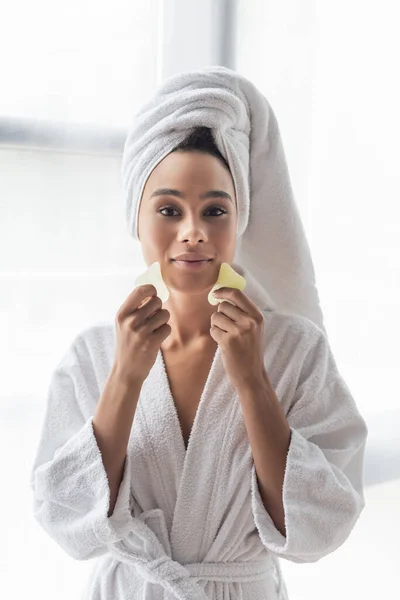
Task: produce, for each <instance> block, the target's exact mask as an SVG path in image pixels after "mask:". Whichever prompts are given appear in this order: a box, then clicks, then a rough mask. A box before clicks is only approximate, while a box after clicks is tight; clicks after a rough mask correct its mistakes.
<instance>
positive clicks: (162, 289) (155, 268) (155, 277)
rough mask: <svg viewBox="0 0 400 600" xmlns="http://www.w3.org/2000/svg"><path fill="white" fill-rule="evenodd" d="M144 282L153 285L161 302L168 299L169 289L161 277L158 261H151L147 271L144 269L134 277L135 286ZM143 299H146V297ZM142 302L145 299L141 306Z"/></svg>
mask: <svg viewBox="0 0 400 600" xmlns="http://www.w3.org/2000/svg"><path fill="white" fill-rule="evenodd" d="M146 284H152V285H154V287H155V288H156V290H157V296H158V297H159V298H160V299H161V301H162V302H166V301H167V300H168V298H169V291H168V288H167V286H166V285H165V283H164V280H163V278H162V275H161V267H160V263H159V262H157V261H156V262H153V264H152V265H151V266H150V267H149V268H148V269H147V271H145V272H144V273H142V274H141V275H139V277H137V278H136V279H135V287H138V286H139V285H146ZM145 300H147V298H146V299H145ZM143 304H145V301H143V302H142V304H141V306H143ZM139 308H140V307H139Z"/></svg>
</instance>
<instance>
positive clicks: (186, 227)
mask: <svg viewBox="0 0 400 600" xmlns="http://www.w3.org/2000/svg"><path fill="white" fill-rule="evenodd" d="M207 239H208V233H207V225H206V224H205V223H204V222H201V220H200V217H196V216H187V217H186V218H185V219H183V220H182V222H181V224H180V226H179V241H183V242H186V241H189V242H194V243H196V242H199V241H203V242H205V241H207Z"/></svg>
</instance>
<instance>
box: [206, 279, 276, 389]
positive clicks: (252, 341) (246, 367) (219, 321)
mask: <svg viewBox="0 0 400 600" xmlns="http://www.w3.org/2000/svg"><path fill="white" fill-rule="evenodd" d="M214 295H215V297H216V298H221V299H225V298H226V299H227V300H231V301H232V302H234V303H235V305H236V306H233V305H232V304H230V303H229V302H221V303H220V304H218V310H217V311H216V312H215V313H213V314H212V315H211V329H210V335H211V337H212V338H213V339H214V340H215V341H216V342H217V343H218V345H219V347H220V348H221V355H222V360H223V364H224V367H225V370H226V372H227V374H228V377H229V379H230V380H231V382H232V383H233V385H234V386H235V387H236V388H241V387H243V386H249V385H252V384H253V383H257V382H262V381H263V380H264V378H265V375H266V370H265V366H264V357H263V349H262V341H263V332H264V317H263V315H262V313H261V312H260V311H259V309H258V307H257V306H256V305H255V304H254V302H252V301H251V300H250V298H249V297H248V296H246V295H245V294H244V293H243V292H242V291H241V290H238V289H234V288H227V287H224V288H219V290H216V292H215V294H214Z"/></svg>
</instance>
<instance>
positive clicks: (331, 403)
mask: <svg viewBox="0 0 400 600" xmlns="http://www.w3.org/2000/svg"><path fill="white" fill-rule="evenodd" d="M318 332H320V334H318V341H317V343H316V344H315V345H314V347H313V349H312V350H311V351H310V352H309V353H308V356H307V360H305V362H304V365H303V369H302V372H301V376H300V377H299V383H298V386H297V388H296V394H295V398H294V402H292V403H291V407H290V410H289V412H288V414H287V415H286V418H287V421H288V423H289V426H290V430H291V438H290V444H289V449H288V453H287V456H286V466H285V475H284V482H283V489H282V499H283V506H284V512H285V529H286V537H285V536H283V535H282V534H281V533H280V531H279V530H278V529H277V528H276V527H275V525H274V522H273V520H272V518H271V516H270V515H269V513H268V511H267V510H266V509H265V507H264V504H263V502H262V499H261V495H260V490H259V487H258V481H257V473H256V470H255V466H254V464H253V467H252V472H251V502H252V511H253V516H254V520H255V524H256V526H257V529H258V532H259V535H260V539H261V541H262V543H263V544H264V546H265V547H266V548H267V549H268V550H270V551H271V552H273V553H274V554H277V555H278V556H280V557H282V558H285V559H287V560H290V561H292V562H296V563H307V562H308V563H311V562H316V561H318V560H319V559H321V558H323V557H324V556H326V555H328V554H330V553H331V552H333V551H334V550H336V549H337V548H339V546H341V545H342V544H343V543H344V542H345V540H346V539H347V538H348V536H349V535H350V533H351V531H352V529H353V527H354V525H355V523H356V521H357V520H358V517H359V516H360V513H361V512H362V510H363V508H364V506H365V499H364V493H363V461H364V451H365V443H366V438H367V435H368V429H367V425H366V423H365V421H364V419H363V418H362V416H361V415H360V413H359V411H358V409H357V406H356V404H355V401H354V399H353V397H352V395H351V393H350V391H349V389H348V387H347V385H346V383H345V382H344V380H343V379H342V377H341V376H340V374H339V372H338V370H337V367H336V364H335V361H334V358H333V355H332V352H331V350H330V347H329V343H328V341H327V338H326V336H325V334H324V333H323V332H322V331H321V330H319V329H318Z"/></svg>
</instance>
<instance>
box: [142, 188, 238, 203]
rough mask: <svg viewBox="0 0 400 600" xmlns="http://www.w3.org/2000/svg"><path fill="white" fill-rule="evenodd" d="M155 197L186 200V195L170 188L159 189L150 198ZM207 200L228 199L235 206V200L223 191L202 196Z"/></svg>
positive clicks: (215, 191)
mask: <svg viewBox="0 0 400 600" xmlns="http://www.w3.org/2000/svg"><path fill="white" fill-rule="evenodd" d="M155 196H177V197H178V198H183V199H184V198H185V195H184V194H182V192H180V191H179V190H172V189H170V188H159V189H158V190H155V191H154V192H153V193H152V194H151V196H150V198H153V197H155ZM207 198H227V199H228V200H230V201H231V202H232V204H233V200H232V198H231V196H230V195H229V194H228V192H224V191H222V190H209V191H208V192H205V193H204V194H201V196H200V199H201V200H206V199H207Z"/></svg>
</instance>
